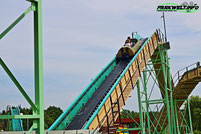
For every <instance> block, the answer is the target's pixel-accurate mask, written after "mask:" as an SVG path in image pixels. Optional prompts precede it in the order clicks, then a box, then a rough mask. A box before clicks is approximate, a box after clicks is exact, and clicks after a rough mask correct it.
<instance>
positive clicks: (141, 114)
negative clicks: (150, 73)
mask: <svg viewBox="0 0 201 134" xmlns="http://www.w3.org/2000/svg"><path fill="white" fill-rule="evenodd" d="M137 95H138V107H139V116H140V128H141V132H142V133H144V132H143V130H144V129H143V113H142V101H141V93H140V82H139V80H138V81H137Z"/></svg>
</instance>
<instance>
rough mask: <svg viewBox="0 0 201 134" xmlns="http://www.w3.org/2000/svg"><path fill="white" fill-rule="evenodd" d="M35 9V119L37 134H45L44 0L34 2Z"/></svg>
mask: <svg viewBox="0 0 201 134" xmlns="http://www.w3.org/2000/svg"><path fill="white" fill-rule="evenodd" d="M32 5H34V6H35V11H34V78H35V104H36V106H37V110H34V111H33V112H34V115H39V116H40V118H39V120H34V122H33V124H34V125H36V126H37V129H36V134H44V132H45V131H44V102H43V100H44V98H43V39H42V0H37V2H35V1H34V2H32Z"/></svg>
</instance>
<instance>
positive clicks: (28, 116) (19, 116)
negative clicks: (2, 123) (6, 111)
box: [0, 115, 40, 120]
mask: <svg viewBox="0 0 201 134" xmlns="http://www.w3.org/2000/svg"><path fill="white" fill-rule="evenodd" d="M39 118H40V116H39V115H0V119H1V120H4V119H39Z"/></svg>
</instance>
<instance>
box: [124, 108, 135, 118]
mask: <svg viewBox="0 0 201 134" xmlns="http://www.w3.org/2000/svg"><path fill="white" fill-rule="evenodd" d="M131 117H132V118H139V113H137V112H134V111H130V110H126V109H123V111H122V112H121V118H131Z"/></svg>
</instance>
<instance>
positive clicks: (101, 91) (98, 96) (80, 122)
mask: <svg viewBox="0 0 201 134" xmlns="http://www.w3.org/2000/svg"><path fill="white" fill-rule="evenodd" d="M128 63H129V60H126V61H125V60H124V61H120V62H119V63H118V64H117V65H116V66H115V68H114V70H113V71H112V72H111V73H110V74H109V75H108V76H107V78H106V79H105V80H104V81H103V83H102V85H101V86H100V87H99V88H98V89H97V90H96V92H95V93H94V94H93V95H92V97H91V98H90V99H89V100H88V101H87V103H86V104H85V106H84V107H83V108H82V109H81V110H80V112H79V113H78V114H77V115H76V116H75V118H74V119H73V120H72V121H71V123H70V124H69V125H68V126H67V127H66V130H77V129H81V128H82V127H83V126H84V124H85V123H86V121H87V120H88V119H89V117H90V116H91V115H92V113H93V112H94V111H95V110H96V108H97V107H98V105H99V104H100V102H101V101H102V100H103V98H104V96H105V95H106V94H107V92H108V91H109V90H110V88H111V87H112V85H113V84H114V83H115V81H116V79H117V78H118V77H119V75H120V74H121V72H122V71H123V70H124V68H125V67H126V65H127V64H128Z"/></svg>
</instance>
